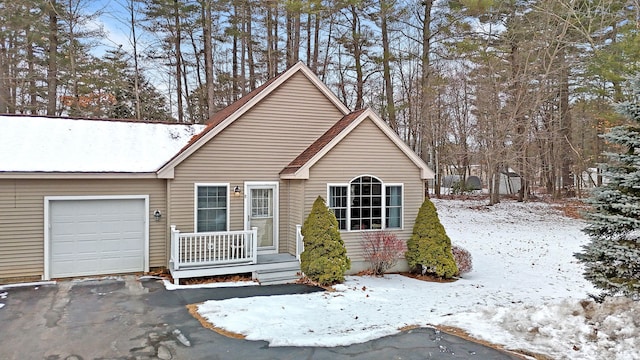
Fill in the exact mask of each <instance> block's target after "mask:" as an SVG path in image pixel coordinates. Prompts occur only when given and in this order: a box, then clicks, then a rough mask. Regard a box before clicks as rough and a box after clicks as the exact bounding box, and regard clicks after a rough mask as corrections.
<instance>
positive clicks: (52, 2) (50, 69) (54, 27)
mask: <svg viewBox="0 0 640 360" xmlns="http://www.w3.org/2000/svg"><path fill="white" fill-rule="evenodd" d="M47 4H48V9H47V13H48V14H49V48H48V51H47V55H48V59H47V115H51V116H53V115H56V109H57V99H58V96H57V95H58V94H57V92H58V14H57V12H56V0H49V1H48V2H47Z"/></svg>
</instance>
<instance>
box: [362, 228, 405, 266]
mask: <svg viewBox="0 0 640 360" xmlns="http://www.w3.org/2000/svg"><path fill="white" fill-rule="evenodd" d="M360 243H361V245H362V251H363V254H364V258H365V260H367V261H368V262H369V268H370V269H371V272H372V273H373V274H374V275H377V276H379V275H383V274H384V273H385V272H387V271H388V270H389V269H391V268H392V267H394V266H395V265H396V264H397V263H398V259H399V258H400V256H402V254H404V252H405V251H406V244H405V242H404V241H402V240H400V239H398V237H397V236H396V235H395V234H393V233H390V232H387V231H384V230H381V231H368V232H364V233H363V234H362V240H361V242H360Z"/></svg>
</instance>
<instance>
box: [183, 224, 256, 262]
mask: <svg viewBox="0 0 640 360" xmlns="http://www.w3.org/2000/svg"><path fill="white" fill-rule="evenodd" d="M170 261H171V263H172V264H173V269H174V270H178V269H180V268H185V267H194V266H216V265H226V264H237V263H252V264H255V263H257V261H258V228H255V227H254V228H252V229H251V230H241V231H222V232H202V233H181V232H180V231H179V230H178V229H176V226H175V225H171V260H170Z"/></svg>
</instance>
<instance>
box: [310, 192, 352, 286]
mask: <svg viewBox="0 0 640 360" xmlns="http://www.w3.org/2000/svg"><path fill="white" fill-rule="evenodd" d="M302 235H303V236H304V240H303V241H304V251H303V252H302V254H300V268H301V269H302V272H303V273H304V274H305V275H306V276H307V277H308V278H309V279H311V280H313V281H316V282H318V283H320V284H322V285H329V284H333V283H337V282H342V281H344V274H345V272H346V271H347V270H349V269H350V268H351V260H349V258H348V257H347V249H346V248H345V247H344V241H342V238H341V237H340V231H338V221H337V220H336V217H335V215H334V214H333V212H331V210H329V208H327V206H326V205H325V202H324V199H322V197H320V196H318V198H317V199H316V201H315V202H314V203H313V207H312V208H311V213H310V214H309V216H308V217H307V219H306V220H305V221H304V225H302Z"/></svg>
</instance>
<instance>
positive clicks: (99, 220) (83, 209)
mask: <svg viewBox="0 0 640 360" xmlns="http://www.w3.org/2000/svg"><path fill="white" fill-rule="evenodd" d="M49 214H50V220H49V226H50V229H49V239H50V240H49V241H50V254H51V255H50V256H51V258H50V259H51V261H50V264H51V272H50V277H53V278H57V277H70V276H84V275H99V274H113V273H124V272H137V271H143V270H144V257H145V254H144V249H145V246H144V245H145V234H146V230H145V214H146V203H145V199H97V200H55V201H50V202H49Z"/></svg>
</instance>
